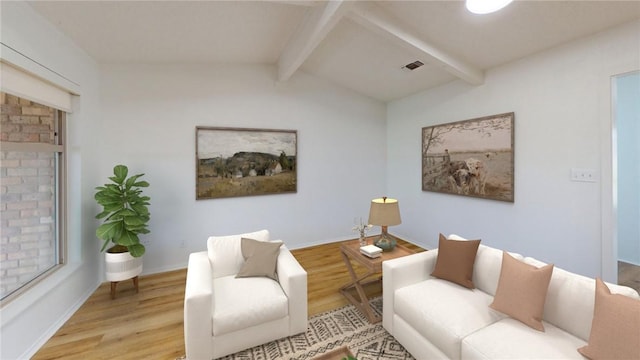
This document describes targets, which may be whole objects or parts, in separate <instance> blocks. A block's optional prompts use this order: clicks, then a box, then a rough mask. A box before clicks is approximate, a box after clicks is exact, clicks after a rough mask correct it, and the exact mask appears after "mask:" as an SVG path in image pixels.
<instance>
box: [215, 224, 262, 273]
mask: <svg viewBox="0 0 640 360" xmlns="http://www.w3.org/2000/svg"><path fill="white" fill-rule="evenodd" d="M243 237H244V238H249V239H254V240H258V241H269V231H268V230H260V231H255V232H251V233H245V234H239V235H228V236H211V237H209V239H208V240H207V252H208V255H209V261H210V262H211V266H212V271H213V277H214V278H217V277H221V276H228V275H235V274H237V273H238V271H240V268H241V267H242V264H244V257H242V249H241V242H240V239H242V238H243Z"/></svg>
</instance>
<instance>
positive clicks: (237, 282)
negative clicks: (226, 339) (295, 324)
mask: <svg viewBox="0 0 640 360" xmlns="http://www.w3.org/2000/svg"><path fill="white" fill-rule="evenodd" d="M213 288H214V289H215V291H214V293H213V304H212V305H213V306H212V307H213V309H212V314H213V319H212V320H213V336H218V335H222V334H226V333H230V332H233V331H237V330H241V329H246V328H249V327H251V326H254V325H258V324H263V323H266V322H269V321H272V320H276V319H280V318H283V317H285V316H287V314H288V312H289V311H288V299H287V296H286V295H285V293H284V292H283V291H282V288H281V287H280V284H279V283H278V282H276V281H273V280H271V279H268V278H266V277H251V278H236V277H235V276H223V277H219V278H216V279H214V280H213Z"/></svg>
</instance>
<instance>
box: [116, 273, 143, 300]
mask: <svg viewBox="0 0 640 360" xmlns="http://www.w3.org/2000/svg"><path fill="white" fill-rule="evenodd" d="M131 280H133V287H135V289H136V294H137V293H138V292H139V288H138V277H137V276H135V277H133V278H132V279H131ZM118 283H119V281H112V282H111V299H115V298H116V287H117V286H118Z"/></svg>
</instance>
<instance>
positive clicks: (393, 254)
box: [340, 240, 415, 323]
mask: <svg viewBox="0 0 640 360" xmlns="http://www.w3.org/2000/svg"><path fill="white" fill-rule="evenodd" d="M414 253H415V252H414V251H412V250H410V249H408V248H406V247H404V246H402V245H396V247H395V248H394V249H393V250H392V251H384V252H382V255H381V256H380V257H377V258H370V257H368V256H366V255H363V254H362V253H360V242H359V241H358V240H349V241H345V242H343V243H342V244H340V254H341V255H342V260H344V263H345V265H346V266H347V270H348V271H349V275H351V280H352V281H351V282H350V283H348V284H346V285H344V286H343V287H341V288H340V293H341V294H342V295H343V296H344V297H346V298H347V300H349V301H350V302H351V303H352V304H353V305H355V306H356V307H357V308H359V309H360V311H362V312H363V313H364V314H365V315H366V316H367V319H369V322H371V323H377V322H380V321H382V317H381V316H379V315H378V314H376V313H375V311H374V310H373V309H372V308H371V305H370V304H369V299H368V298H367V294H366V293H365V291H364V288H363V286H365V285H368V284H371V283H374V282H379V281H381V278H376V279H369V278H370V277H371V276H373V275H380V274H381V273H382V262H383V261H386V260H391V259H395V258H399V257H402V256H407V255H411V254H414ZM351 261H355V262H356V263H358V264H360V265H362V266H363V267H364V268H365V269H366V270H367V271H366V273H364V274H363V275H360V276H358V274H357V273H356V271H355V270H354V269H353V264H352V263H351ZM352 289H355V290H356V293H357V295H358V298H356V297H355V296H353V295H352V294H351V292H350V290H352Z"/></svg>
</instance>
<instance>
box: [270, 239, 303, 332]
mask: <svg viewBox="0 0 640 360" xmlns="http://www.w3.org/2000/svg"><path fill="white" fill-rule="evenodd" d="M277 272H278V282H279V283H280V286H282V290H284V293H285V294H286V295H287V298H288V299H289V301H288V303H289V332H290V334H291V335H293V334H298V333H301V332H304V331H306V330H307V316H308V314H307V272H306V271H305V270H304V268H302V266H301V265H300V263H299V262H298V260H296V258H295V257H294V256H293V254H291V252H290V251H289V249H287V247H286V246H284V245H283V246H282V248H280V255H278V263H277Z"/></svg>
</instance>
